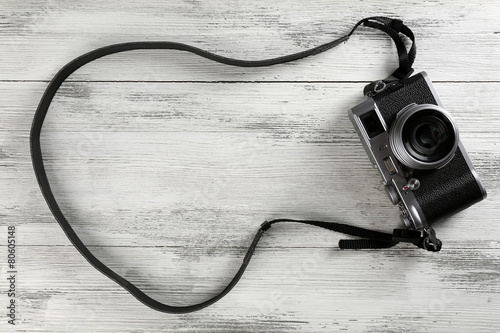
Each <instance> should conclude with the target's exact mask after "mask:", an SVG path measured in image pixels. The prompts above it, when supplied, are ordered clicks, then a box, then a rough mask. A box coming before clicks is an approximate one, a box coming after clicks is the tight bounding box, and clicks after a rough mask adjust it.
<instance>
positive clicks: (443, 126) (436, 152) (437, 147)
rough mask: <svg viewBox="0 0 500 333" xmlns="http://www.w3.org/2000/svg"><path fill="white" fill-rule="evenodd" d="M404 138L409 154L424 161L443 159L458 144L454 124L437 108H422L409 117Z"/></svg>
mask: <svg viewBox="0 0 500 333" xmlns="http://www.w3.org/2000/svg"><path fill="white" fill-rule="evenodd" d="M402 139H403V145H404V147H405V148H406V150H407V151H408V153H409V155H411V156H412V157H413V158H415V159H416V160H419V161H423V162H435V161H439V160H441V159H443V158H444V157H446V156H447V155H448V154H449V153H450V151H451V150H452V149H454V147H455V145H456V142H455V132H454V127H453V125H452V124H451V122H450V120H449V119H448V118H447V117H445V116H444V115H443V114H442V113H440V112H438V111H436V110H422V111H420V112H417V113H415V114H413V115H412V116H411V117H409V118H408V120H407V121H406V123H405V125H404V126H403V131H402Z"/></svg>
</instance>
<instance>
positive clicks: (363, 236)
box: [30, 17, 441, 313]
mask: <svg viewBox="0 0 500 333" xmlns="http://www.w3.org/2000/svg"><path fill="white" fill-rule="evenodd" d="M360 25H364V26H367V27H371V28H374V29H378V30H381V31H383V32H385V33H386V34H388V35H389V36H390V37H391V38H392V40H393V41H394V42H395V44H396V48H397V52H398V58H399V67H398V68H397V69H396V70H395V71H394V72H393V73H392V74H391V75H390V76H389V77H388V78H386V79H384V80H380V81H376V82H374V83H372V84H370V85H371V86H370V85H369V86H370V87H368V86H367V88H365V92H366V91H367V90H368V92H374V93H377V92H379V91H381V90H380V89H381V86H382V84H383V85H384V89H385V87H388V86H390V85H393V86H394V85H397V84H398V83H399V82H400V81H401V80H403V79H404V78H406V77H408V76H409V75H410V74H411V73H412V71H413V69H412V64H413V61H414V60H415V56H416V46H415V37H414V35H413V33H412V31H411V30H410V29H409V28H408V27H407V26H406V25H404V24H403V22H402V21H401V20H397V19H391V18H387V17H370V18H365V19H363V20H361V21H359V22H358V23H356V25H355V26H354V28H353V29H352V30H351V31H350V32H349V33H348V34H347V35H345V36H342V37H340V38H338V39H336V40H334V41H331V42H329V43H326V44H323V45H320V46H317V47H315V48H312V49H309V50H306V51H302V52H298V53H295V54H291V55H286V56H281V57H277V58H272V59H266V60H239V59H232V58H228V57H224V56H220V55H217V54H214V53H211V52H208V51H205V50H202V49H200V48H197V47H194V46H190V45H186V44H182V43H175V42H163V41H158V42H131V43H121V44H114V45H109V46H106V47H103V48H99V49H96V50H94V51H91V52H88V53H86V54H84V55H82V56H80V57H78V58H76V59H74V60H73V61H71V62H70V63H68V64H67V65H66V66H64V67H63V68H62V69H61V70H59V72H58V73H57V74H56V75H55V77H54V78H53V79H52V81H51V82H50V83H49V85H48V87H47V89H46V90H45V93H44V95H43V97H42V99H41V101H40V103H39V105H38V108H37V110H36V112H35V116H34V119H33V123H32V128H31V135H30V145H31V159H32V163H33V168H34V171H35V175H36V178H37V181H38V184H39V186H40V189H41V191H42V193H43V196H44V197H45V200H46V202H47V204H48V206H49V208H50V210H51V211H52V214H53V215H54V217H55V218H56V220H57V221H58V222H59V224H60V226H61V227H62V229H63V230H64V232H65V233H66V235H67V237H68V238H69V240H70V241H71V242H72V243H73V245H74V246H75V247H76V248H77V249H78V251H79V252H80V253H81V254H82V255H83V256H84V257H85V258H86V259H87V260H88V261H89V263H90V264H91V265H92V266H94V267H95V268H96V269H97V270H99V271H100V272H101V273H103V274H104V275H106V276H107V277H109V278H110V279H112V280H113V281H115V282H116V283H118V284H119V285H120V286H122V287H123V288H124V289H126V290H127V291H128V292H130V293H131V294H132V295H133V296H135V297H136V298H137V299H138V300H139V301H141V302H142V303H144V304H145V305H147V306H149V307H151V308H153V309H155V310H158V311H162V312H168V313H187V312H192V311H197V310H200V309H202V308H205V307H207V306H209V305H211V304H213V303H215V302H217V301H218V300H220V299H221V298H222V297H224V295H226V294H227V293H228V292H229V291H230V290H231V289H232V288H233V287H234V286H235V285H236V283H237V282H238V281H239V279H240V278H241V276H242V275H243V273H244V271H245V269H246V267H247V266H248V264H249V262H250V259H251V257H252V255H253V253H254V251H255V248H256V247H257V243H258V242H259V240H260V238H261V236H262V234H263V233H264V232H265V231H266V230H268V229H269V228H270V227H271V226H272V225H274V224H277V223H302V224H307V225H312V226H317V227H322V228H325V229H328V230H332V231H336V232H340V233H344V234H346V235H351V236H356V237H360V239H349V240H341V241H340V242H339V247H340V248H341V249H381V248H390V247H392V246H395V245H396V244H398V243H399V242H408V243H413V244H415V245H416V246H418V247H420V248H424V249H427V250H429V251H439V250H440V248H441V242H440V241H439V240H438V239H437V238H436V237H435V234H434V231H433V230H432V229H428V230H424V231H422V232H420V231H415V230H406V229H395V230H394V231H393V233H392V234H389V233H383V232H378V231H372V230H368V229H364V228H359V227H355V226H351V225H347V224H342V223H337V222H324V221H314V220H293V219H276V220H271V221H266V222H264V223H263V224H262V225H261V226H260V228H259V230H258V231H257V233H256V235H255V237H254V239H253V241H252V243H251V245H250V247H249V249H248V251H247V253H246V255H245V257H244V259H243V263H242V265H241V267H240V269H239V270H238V272H237V273H236V275H235V276H234V278H233V279H232V280H231V282H230V283H229V284H228V286H227V287H226V288H225V289H224V290H222V291H221V292H220V293H219V294H218V295H216V296H214V297H212V298H211V299H209V300H207V301H205V302H202V303H199V304H195V305H189V306H172V305H167V304H164V303H161V302H159V301H157V300H155V299H153V298H151V297H150V296H148V295H147V294H145V293H144V292H143V291H142V290H141V289H139V288H138V287H136V286H135V285H134V284H132V283H131V282H129V281H128V280H126V279H125V278H123V277H122V276H121V275H119V274H117V273H116V272H114V271H113V270H112V269H110V268H109V267H108V266H106V265H105V264H104V263H102V262H101V261H100V260H99V259H97V258H96V257H95V256H94V255H93V254H92V253H91V251H90V250H89V249H88V248H87V247H86V246H85V244H84V243H83V242H82V241H81V239H80V238H79V237H78V236H77V234H76V233H75V231H74V230H73V228H72V227H71V225H70V223H69V222H68V220H67V219H66V217H65V216H64V214H63V213H62V211H61V209H60V207H59V205H58V203H57V201H56V198H55V196H54V194H53V193H52V190H51V187H50V184H49V180H48V177H47V174H46V171H45V166H44V162H43V156H42V150H41V144H40V134H41V130H42V126H43V122H44V120H45V116H46V115H47V112H48V110H49V106H50V103H51V102H52V99H53V98H54V96H55V94H56V92H57V90H58V89H59V87H60V86H61V85H62V83H63V82H64V81H65V80H66V79H67V78H68V77H69V76H70V75H71V74H72V73H73V72H75V71H76V70H77V69H78V68H80V67H82V66H83V65H85V64H87V63H89V62H91V61H93V60H96V59H98V58H101V57H104V56H106V55H110V54H114V53H119V52H124V51H131V50H139V49H169V50H179V51H186V52H191V53H194V54H197V55H199V56H201V57H203V58H207V59H210V60H213V61H216V62H219V63H222V64H226V65H232V66H240V67H263V66H272V65H277V64H283V63H286V62H290V61H295V60H298V59H302V58H306V57H309V56H312V55H316V54H319V53H322V52H325V51H327V50H329V49H331V48H333V47H335V46H337V45H339V44H341V43H342V42H346V41H347V40H348V39H349V37H350V36H351V35H352V34H353V33H354V31H355V30H356V29H357V28H358V27H359V26H360ZM401 35H406V36H407V37H408V38H409V39H410V40H411V41H412V45H411V47H410V49H409V51H408V50H407V48H406V46H405V43H404V41H403V39H402V37H401ZM380 82H381V83H380Z"/></svg>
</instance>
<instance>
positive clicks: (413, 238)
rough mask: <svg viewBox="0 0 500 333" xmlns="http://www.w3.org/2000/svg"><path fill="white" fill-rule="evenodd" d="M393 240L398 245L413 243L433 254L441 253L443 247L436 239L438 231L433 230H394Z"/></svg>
mask: <svg viewBox="0 0 500 333" xmlns="http://www.w3.org/2000/svg"><path fill="white" fill-rule="evenodd" d="M392 240H393V241H394V242H396V243H399V242H405V243H412V244H414V245H416V246H418V247H419V248H422V249H424V250H427V251H431V252H439V251H440V250H441V247H442V246H443V242H441V240H440V239H438V238H437V237H436V231H435V230H434V229H432V228H426V229H424V230H423V231H422V232H420V231H417V230H409V229H394V230H393V232H392Z"/></svg>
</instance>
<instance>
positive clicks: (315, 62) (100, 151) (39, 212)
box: [0, 0, 500, 332]
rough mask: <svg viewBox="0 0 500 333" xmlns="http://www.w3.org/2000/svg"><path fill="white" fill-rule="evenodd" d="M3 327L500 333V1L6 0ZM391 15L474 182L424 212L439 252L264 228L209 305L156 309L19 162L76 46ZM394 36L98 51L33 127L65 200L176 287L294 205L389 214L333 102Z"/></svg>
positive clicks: (309, 28)
mask: <svg viewBox="0 0 500 333" xmlns="http://www.w3.org/2000/svg"><path fill="white" fill-rule="evenodd" d="M0 8H1V11H0V117H1V118H0V119H1V120H0V165H1V172H0V195H1V206H0V215H1V218H2V221H1V225H2V226H3V227H2V229H1V230H2V231H1V233H2V234H1V235H0V245H1V250H0V253H2V255H1V258H4V259H1V264H0V267H2V270H1V276H0V281H2V282H1V283H0V289H1V295H0V296H1V298H0V300H1V302H0V303H1V304H0V305H1V306H0V309H2V310H0V315H1V316H0V318H2V319H1V320H0V331H1V332H300V331H303V332H332V331H350V332H498V331H499V330H500V319H499V318H498V313H499V312H500V261H499V259H500V243H499V239H500V228H499V227H498V216H499V215H500V208H499V199H498V193H499V191H498V188H499V186H500V182H499V160H500V146H499V144H498V142H499V139H500V132H499V130H498V128H499V127H500V117H499V114H500V107H499V104H498V92H499V88H500V81H499V80H498V78H499V76H500V66H498V59H497V56H498V54H499V53H500V46H499V45H500V44H499V38H500V37H499V36H500V27H499V25H498V18H499V14H500V6H499V4H498V2H497V1H493V0H492V1H481V3H479V4H476V3H473V2H471V1H464V0H456V1H444V0H443V1H425V2H411V3H404V2H396V1H373V2H369V3H368V2H362V1H319V0H315V1H307V2H306V1H295V0H293V1H292V0H288V1H281V0H280V1H275V2H273V3H271V2H268V1H253V2H234V1H222V0H221V1H210V2H209V1H205V2H204V1H169V2H162V1H150V2H147V3H146V2H142V1H137V0H134V1H129V2H127V3H124V2H117V1H111V2H110V1H102V0H97V1H88V2H87V1H82V2H78V3H77V2H72V1H54V0H46V1H42V0H31V1H14V0H1V1H0ZM373 15H386V16H395V17H399V18H402V19H404V20H405V21H406V22H407V23H408V24H409V25H410V26H411V28H412V29H413V31H414V32H415V33H416V36H417V44H418V56H417V61H416V63H415V68H416V70H417V71H421V70H425V71H427V72H428V74H429V76H430V78H431V79H432V80H434V81H435V82H436V84H435V86H436V89H437V90H438V93H439V95H440V97H441V99H442V101H443V103H444V104H445V106H446V107H447V108H448V110H449V111H450V112H451V113H452V114H453V115H454V117H455V119H456V121H457V123H458V126H459V129H460V131H461V138H462V141H463V142H464V145H465V146H466V148H467V149H468V151H469V153H470V155H471V158H472V159H473V162H474V164H475V166H476V168H477V171H478V173H479V174H480V176H481V177H482V179H483V182H484V184H485V185H486V187H487V190H488V194H489V197H488V199H487V200H485V201H483V202H481V203H480V204H477V205H475V206H473V207H471V208H469V209H468V210H466V211H464V212H461V213H459V214H457V215H455V216H453V217H452V218H449V219H448V220H447V221H445V222H443V223H440V224H438V225H437V226H436V229H437V232H438V234H439V236H440V237H441V238H442V240H443V241H444V243H445V244H444V248H443V250H442V251H441V252H440V253H437V254H434V253H426V252H424V251H421V250H418V249H414V248H413V247H412V246H404V245H403V246H398V247H396V248H393V249H389V250H378V251H340V250H338V248H337V245H336V243H337V241H338V239H340V237H341V236H340V235H338V234H334V233H330V232H325V231H323V230H318V229H317V228H312V227H306V226H287V227H282V226H277V227H276V228H274V227H273V228H272V230H269V231H268V233H267V234H266V235H265V236H264V237H263V239H262V240H261V243H260V244H259V247H258V249H257V251H256V254H255V256H254V259H253V260H252V262H251V264H250V266H249V268H248V270H247V272H246V274H245V275H244V277H243V278H242V280H241V282H240V283H239V284H238V286H237V287H236V288H235V289H234V290H233V291H232V292H231V293H230V294H229V295H227V296H226V297H225V298H224V299H223V300H221V301H220V302H219V303H216V304H215V305H214V306H211V307H209V308H207V309H205V310H203V311H202V312H197V313H192V314H186V315H170V314H162V313H158V312H155V311H153V310H151V309H149V308H147V307H145V306H143V305H142V304H141V303H139V302H138V301H136V300H135V299H134V298H133V297H132V296H130V295H129V294H128V293H127V292H125V291H124V290H122V289H121V288H120V287H118V286H117V285H116V284H115V283H113V282H112V281H110V280H109V279H107V278H105V277H104V276H102V275H101V274H100V273H98V272H97V271H96V270H95V269H93V268H92V267H91V266H90V265H89V264H88V263H87V262H86V261H85V260H84V259H83V257H81V256H80V254H79V253H78V252H77V251H76V250H75V249H74V248H73V246H72V245H71V244H70V243H69V241H68V239H67V238H66V237H65V235H64V234H63V232H62V230H61V229H60V227H59V226H58V224H57V223H56V221H55V220H54V218H53V217H52V215H51V213H50V211H49V210H48V208H47V206H46V204H45V202H44V200H43V198H42V195H41V193H40V191H39V189H38V186H37V184H36V180H35V177H34V174H33V172H32V167H31V161H30V157H29V129H30V123H31V120H32V117H33V113H34V110H35V108H36V105H37V103H38V101H39V99H40V98H41V96H42V93H43V91H44V89H45V88H46V86H47V82H48V80H50V79H51V78H52V77H53V75H54V74H55V73H56V72H57V70H58V69H59V68H60V67H62V66H63V65H64V64H66V63H67V62H68V61H70V60H72V59H73V58H75V57H76V56H78V55H80V54H82V53H84V52H86V51H89V50H91V49H94V48H97V47H100V46H104V45H108V44H112V43H117V42H125V41H138V40H170V41H178V42H184V43H189V44H192V45H196V46H199V47H202V48H205V49H208V50H211V51H214V52H217V53H219V54H223V55H227V56H230V57H237V58H242V59H262V58H269V57H273V56H278V55H283V54H288V53H292V52H296V51H300V50H304V49H306V48H310V47H313V46H315V45H319V44H321V43H323V42H326V41H329V40H331V39H332V38H335V37H337V36H339V35H340V34H341V33H345V32H346V31H348V30H349V29H350V28H351V26H352V25H353V24H354V23H355V22H356V21H357V20H358V19H360V18H363V17H367V16H373ZM395 65H396V56H395V48H394V47H393V45H391V42H390V40H389V39H388V38H386V37H385V36H384V35H383V34H381V33H377V32H374V31H369V30H367V29H361V30H360V31H359V32H357V33H356V34H355V35H354V36H353V37H352V38H351V39H350V41H349V42H348V43H346V44H344V45H342V46H340V47H338V48H336V49H334V50H331V51H329V52H327V53H325V54H321V55H319V56H315V57H312V58H310V59H306V60H303V61H299V62H296V63H291V64H286V65H280V66H275V67H270V68H260V69H243V68H234V67H228V66H223V65H217V64H214V63H211V62H209V61H206V60H202V59H200V58H198V57H196V56H193V55H189V54H185V53H181V52H175V51H141V52H128V53H126V54H121V55H116V56H109V57H106V58H104V59H101V60H98V61H96V62H94V63H92V64H90V65H88V66H86V67H84V68H82V69H81V70H79V71H78V72H77V73H75V74H74V75H72V76H71V77H70V80H69V81H68V82H66V83H65V84H64V85H63V86H62V88H61V90H60V92H59V93H58V95H57V96H56V98H55V100H54V102H53V105H52V106H51V109H50V111H49V115H48V117H47V121H46V125H45V127H44V132H43V138H42V144H43V151H44V154H45V159H46V163H47V165H48V171H49V177H50V179H51V182H52V184H53V187H54V191H55V194H56V196H57V197H58V199H59V200H60V204H61V207H62V208H63V210H64V212H65V213H66V214H67V217H68V218H69V219H70V220H71V222H72V223H73V226H74V228H75V229H76V230H77V232H78V234H79V235H80V236H81V238H82V239H83V241H84V242H85V243H86V244H88V245H89V246H90V247H91V248H92V250H93V251H94V253H95V254H96V255H97V256H98V257H99V258H100V259H102V260H103V261H104V262H105V263H106V264H108V265H110V266H111V267H112V268H114V269H115V270H116V271H118V272H119V273H120V274H123V275H124V276H125V277H127V278H128V279H129V280H130V281H132V282H134V283H135V284H137V285H138V286H139V287H141V288H143V289H144V290H145V291H147V293H148V294H150V295H151V296H154V297H156V298H158V299H159V300H161V301H165V302H169V303H171V304H176V305H181V304H191V303H194V302H198V301H202V300H204V299H206V298H208V297H209V296H210V295H213V294H214V293H216V292H217V291H218V290H220V289H221V288H222V287H223V286H225V285H226V284H227V283H228V282H229V280H230V279H231V278H232V276H233V274H234V273H235V272H236V270H237V268H238V267H239V264H240V262H241V259H242V257H243V255H244V251H245V250H246V248H247V247H248V245H249V242H250V240H251V237H253V234H254V232H255V230H256V229H257V227H258V225H259V224H260V223H261V222H262V221H263V220H265V219H271V218H278V217H290V218H314V219H323V220H340V221H345V222H347V223H351V224H354V225H359V226H367V227H370V228H375V229H378V230H384V231H390V230H392V228H394V227H398V226H399V222H398V221H399V219H398V213H397V210H396V209H395V208H394V207H393V206H392V205H391V204H390V203H389V202H388V200H387V198H386V196H385V193H384V192H383V189H382V187H381V185H380V179H379V175H378V174H377V171H376V170H374V169H372V168H371V166H370V164H369V161H368V158H367V157H366V154H365V152H364V151H363V148H362V147H361V144H360V142H359V140H358V138H357V137H356V135H355V133H354V130H353V128H352V126H351V124H350V122H349V120H348V118H347V109H348V108H349V107H350V106H353V105H356V104H358V103H360V102H361V101H362V100H363V96H362V93H361V92H362V88H363V87H364V85H365V84H366V83H367V82H368V81H370V80H373V79H378V78H382V77H384V76H386V75H387V74H389V72H390V70H391V69H392V68H394V66H395ZM8 225H15V226H16V227H17V237H18V244H19V246H18V249H17V250H18V254H17V255H18V257H17V259H18V271H19V274H18V283H17V289H18V324H17V325H16V326H15V327H12V326H11V325H7V320H6V317H5V314H6V305H7V303H6V302H7V295H6V290H7V288H8V287H7V283H6V275H7V273H6V271H7V269H6V266H5V264H6V259H5V258H6V237H7V226H8Z"/></svg>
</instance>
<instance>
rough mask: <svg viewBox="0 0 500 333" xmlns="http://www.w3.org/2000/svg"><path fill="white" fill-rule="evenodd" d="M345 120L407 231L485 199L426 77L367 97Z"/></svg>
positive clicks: (425, 75) (428, 225)
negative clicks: (350, 126)
mask: <svg viewBox="0 0 500 333" xmlns="http://www.w3.org/2000/svg"><path fill="white" fill-rule="evenodd" d="M383 87H385V84H383ZM379 90H382V89H379ZM349 118H350V119H351V122H352V124H353V125H354V128H355V129H356V132H357V133H358V135H359V137H360V139H361V142H362V144H363V146H364V148H365V150H366V153H367V154H368V156H369V158H370V160H371V162H372V164H373V165H374V166H375V167H376V168H378V170H379V171H380V174H381V175H382V180H383V184H384V185H385V189H386V192H387V194H388V196H389V199H390V201H391V202H392V203H393V204H394V205H398V206H399V209H400V212H401V219H402V221H403V222H404V223H405V225H406V226H407V227H408V228H410V229H415V230H422V229H426V228H429V227H430V225H431V224H432V223H434V222H435V221H437V220H440V219H442V218H444V217H446V216H449V215H452V214H455V213H457V212H459V211H461V210H463V209H465V208H467V207H469V206H471V205H473V204H475V203H477V202H479V201H481V200H482V199H484V198H486V190H485V189H484V187H483V185H482V184H481V181H480V180H479V177H478V175H477V173H476V171H475V170H474V166H473V165H472V162H471V160H470V158H469V156H468V155H467V152H466V151H465V149H464V147H463V145H462V143H461V141H460V139H459V136H458V129H457V127H456V125H455V122H454V121H453V119H452V118H451V116H450V115H449V113H448V112H447V111H446V110H445V109H444V108H443V106H442V103H441V101H440V100H439V97H438V95H437V93H436V91H435V90H434V87H433V85H432V82H431V81H430V79H429V78H428V76H427V74H426V73H425V72H421V73H418V74H416V75H413V76H412V77H410V78H407V79H405V80H403V81H401V82H400V84H398V86H397V87H392V88H390V89H386V90H383V91H378V92H377V93H376V94H375V95H373V96H371V97H368V98H367V100H365V101H364V102H363V103H361V104H359V105H357V106H355V107H353V108H352V109H351V110H350V111H349Z"/></svg>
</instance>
